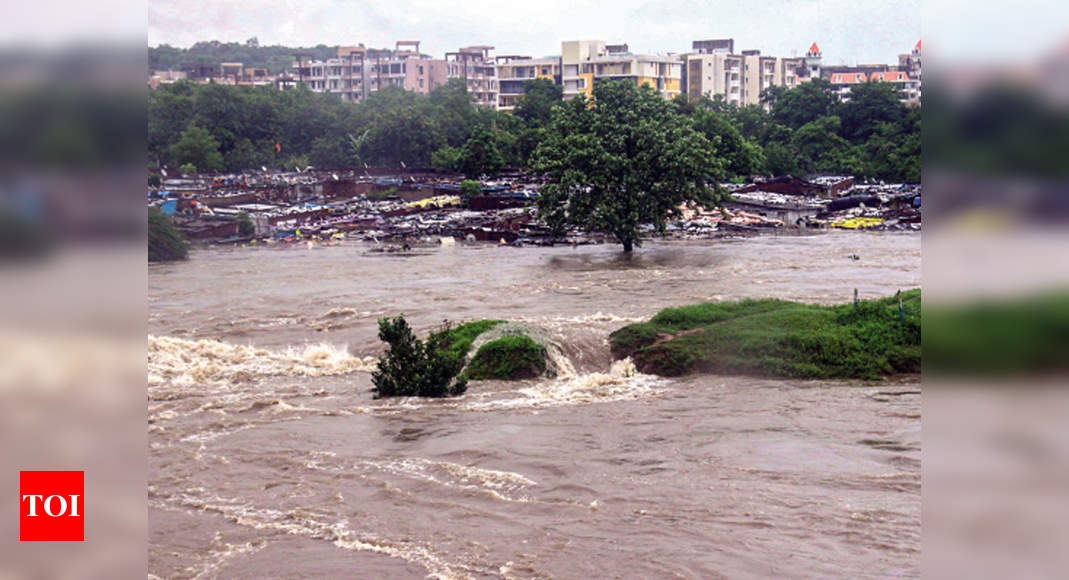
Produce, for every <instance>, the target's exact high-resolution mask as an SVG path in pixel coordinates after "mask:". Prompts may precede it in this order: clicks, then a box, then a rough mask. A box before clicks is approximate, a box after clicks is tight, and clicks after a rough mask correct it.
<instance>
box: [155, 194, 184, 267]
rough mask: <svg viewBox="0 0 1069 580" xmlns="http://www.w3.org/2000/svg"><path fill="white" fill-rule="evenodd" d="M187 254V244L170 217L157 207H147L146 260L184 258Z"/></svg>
mask: <svg viewBox="0 0 1069 580" xmlns="http://www.w3.org/2000/svg"><path fill="white" fill-rule="evenodd" d="M188 255H189V244H188V242H186V239H185V237H184V236H183V235H182V232H180V231H178V229H176V228H175V227H174V223H173V222H172V221H171V217H170V216H168V215H166V214H164V213H163V212H162V211H160V208H158V207H150V208H148V260H149V261H150V262H167V261H171V260H184V259H186V257H187V256H188Z"/></svg>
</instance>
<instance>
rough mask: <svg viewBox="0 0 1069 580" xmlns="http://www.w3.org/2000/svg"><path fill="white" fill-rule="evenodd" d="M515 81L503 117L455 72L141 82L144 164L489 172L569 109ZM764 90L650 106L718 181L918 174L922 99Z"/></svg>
mask: <svg viewBox="0 0 1069 580" xmlns="http://www.w3.org/2000/svg"><path fill="white" fill-rule="evenodd" d="M599 84H601V83H599ZM526 88H527V94H526V96H525V97H524V98H523V99H521V100H520V101H519V103H518V105H517V107H516V108H515V110H514V111H512V112H511V113H509V112H502V111H495V110H492V109H488V108H485V107H478V106H475V105H474V104H473V100H472V98H471V96H470V95H469V94H468V92H467V90H466V88H465V86H464V83H463V81H462V80H460V79H451V80H450V81H449V82H448V83H447V84H445V85H443V86H440V87H437V88H435V89H434V90H433V91H431V92H430V93H429V94H421V93H415V92H410V91H405V90H404V89H401V88H399V87H387V88H385V89H383V90H380V91H377V92H374V93H371V94H370V95H369V96H368V98H367V99H365V100H363V101H360V102H343V101H341V100H340V99H339V98H338V97H337V96H335V95H330V94H320V93H315V92H312V91H310V90H308V89H307V88H305V87H298V88H297V89H295V90H287V91H279V90H277V89H275V88H274V87H243V86H227V85H219V84H206V85H201V84H196V83H193V82H188V81H181V82H178V83H174V84H171V85H164V86H161V87H160V88H159V89H157V90H155V91H150V92H149V103H148V112H149V126H148V152H149V163H150V164H151V165H156V164H159V165H167V166H170V167H179V166H182V165H185V164H189V165H192V166H193V167H195V168H196V169H197V170H200V171H241V170H244V169H254V168H260V167H261V166H268V167H274V168H285V169H289V170H292V169H294V168H296V167H300V168H304V167H307V166H314V167H316V168H322V169H354V168H355V169H360V168H363V167H400V166H401V165H402V164H403V165H404V166H405V167H433V168H435V169H439V170H442V171H457V172H460V173H464V174H465V175H467V176H469V177H476V178H477V177H478V176H480V175H493V174H495V173H497V172H499V171H500V170H501V169H502V168H504V167H506V166H510V167H531V166H532V162H533V161H534V159H533V154H534V153H535V151H536V150H537V149H538V148H539V146H540V145H543V144H545V143H546V142H547V139H549V138H550V137H551V130H552V129H553V128H554V123H556V122H559V121H560V120H561V119H560V118H561V117H562V116H564V115H568V114H572V113H569V112H568V111H570V110H571V109H574V104H569V103H566V102H563V101H562V100H561V88H560V87H559V86H557V85H555V84H553V83H552V82H550V81H548V80H545V79H532V80H530V81H528V83H527V87H526ZM762 99H763V102H764V104H763V105H751V106H747V107H737V106H734V105H732V104H728V103H726V102H725V101H724V100H723V99H722V98H719V97H718V98H716V99H708V98H701V99H697V100H695V99H688V98H687V97H686V96H680V97H677V98H675V99H674V100H672V101H665V103H664V105H665V106H664V108H663V111H662V112H661V113H660V114H664V115H673V116H674V117H673V119H676V118H678V120H679V122H681V123H683V124H685V125H686V127H687V128H688V130H693V131H694V132H696V133H698V134H700V135H702V136H704V138H705V139H706V141H707V142H708V146H709V147H710V148H711V150H712V152H713V154H714V156H715V158H717V159H719V160H722V162H723V172H722V173H723V177H724V178H725V179H732V178H734V179H744V178H746V177H748V176H752V175H787V174H792V175H801V174H808V173H834V174H850V175H855V176H858V177H862V178H873V179H881V180H886V181H905V182H919V180H920V128H921V125H920V118H921V114H920V108H919V107H907V106H905V105H903V104H902V103H901V102H899V100H898V94H897V91H896V89H895V88H894V87H893V86H892V85H890V84H888V83H875V82H872V83H865V84H861V85H857V86H855V87H854V88H853V90H852V92H851V98H850V99H849V101H846V102H840V100H839V98H838V96H837V95H836V94H835V92H834V91H833V88H832V86H831V85H830V84H829V83H828V82H827V81H824V80H814V81H812V82H808V83H803V84H802V85H800V86H798V87H796V88H793V89H790V90H786V89H784V88H782V87H773V88H772V89H770V90H768V91H766V92H765V93H764V94H763V95H762ZM766 106H767V109H766ZM620 122H628V119H626V118H623V119H620ZM558 124H559V123H558Z"/></svg>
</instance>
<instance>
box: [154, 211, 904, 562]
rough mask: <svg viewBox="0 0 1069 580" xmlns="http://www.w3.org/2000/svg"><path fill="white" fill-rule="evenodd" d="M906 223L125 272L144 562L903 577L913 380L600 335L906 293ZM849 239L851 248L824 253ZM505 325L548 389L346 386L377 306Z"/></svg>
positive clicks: (213, 255) (253, 258) (293, 251)
mask: <svg viewBox="0 0 1069 580" xmlns="http://www.w3.org/2000/svg"><path fill="white" fill-rule="evenodd" d="M920 242H921V238H920V235H918V234H897V233H855V232H850V233H830V234H822V235H814V236H782V237H773V236H769V237H760V238H751V239H741V240H720V241H700V242H698V241H694V242H658V243H652V242H651V243H647V245H646V246H644V247H643V248H641V249H639V250H637V252H636V255H635V256H634V257H633V258H631V259H625V258H623V257H622V256H621V255H620V252H619V250H618V247H616V246H609V245H605V246H584V247H578V248H572V247H557V248H522V249H520V248H512V247H500V246H495V245H488V244H480V245H473V246H464V245H458V246H456V247H452V248H449V247H442V248H419V249H416V250H414V251H413V252H411V253H409V254H406V255H399V254H379V253H374V252H370V251H369V250H370V249H371V245H369V244H364V243H359V242H347V243H345V244H344V245H340V246H315V247H307V246H297V247H294V246H286V247H258V248H253V247H250V248H225V249H204V250H199V251H196V252H194V253H193V255H192V258H191V259H190V260H189V261H188V262H183V263H178V264H168V265H153V266H151V267H150V270H149V332H150V336H149V361H148V362H149V381H148V382H149V384H148V406H149V426H148V428H149V447H150V449H149V461H150V473H149V490H148V496H149V506H150V507H149V522H150V545H149V566H150V572H151V574H152V575H154V576H157V577H160V578H191V577H203V578H210V577H244V578H254V577H272V578H307V577H344V578H382V577H412V578H419V577H425V576H428V575H429V576H435V577H443V578H465V577H474V578H484V577H491V578H492V577H505V578H548V577H552V578H591V577H593V578H654V577H683V578H716V577H730V578H740V577H829V576H837V577H851V578H860V577H888V576H916V575H918V574H919V555H920V482H921V479H920V461H921V450H920V388H919V384H917V383H916V382H915V381H889V382H885V383H877V384H872V383H857V382H846V381H792V380H771V379H757V378H746V377H730V376H694V377H686V378H682V379H671V380H668V379H660V378H657V377H651V376H646V375H642V374H639V373H636V372H635V370H634V368H633V367H632V366H630V365H629V364H628V363H627V362H626V361H622V362H621V361H618V362H613V361H612V360H611V358H610V356H609V353H608V344H607V342H606V336H607V335H608V333H609V332H611V331H612V330H614V329H616V328H619V327H620V326H623V325H624V324H627V323H629V322H631V321H637V320H640V319H645V318H648V317H649V316H651V315H653V314H654V313H656V312H657V311H658V310H659V309H661V308H664V307H667V306H676V305H682V304H688V303H694V302H698V301H706V300H721V299H724V300H726V299H735V298H742V297H778V298H787V299H794V300H805V301H812V302H822V303H830V302H842V301H847V300H850V299H851V298H852V295H853V289H854V288H858V290H859V291H860V293H861V295H862V296H863V297H866V296H867V297H876V296H882V295H888V294H892V293H894V292H895V291H896V290H898V289H905V288H911V287H916V286H918V285H919V284H920V261H921V243H920ZM851 254H856V255H858V256H859V257H860V260H853V259H850V258H849V256H850V255H851ZM399 312H403V313H404V314H405V315H406V317H408V319H409V320H410V322H411V323H412V324H413V326H414V327H415V328H416V329H417V330H419V331H426V330H428V329H430V328H432V327H434V326H435V325H437V324H438V323H440V322H441V320H443V319H450V320H453V321H464V320H470V319H477V318H507V319H510V320H520V321H523V322H526V323H528V324H532V325H536V326H538V327H540V328H543V329H544V330H545V331H546V332H548V333H549V334H550V335H551V336H552V337H553V339H554V341H555V342H556V343H557V344H558V345H559V347H560V352H559V353H557V354H556V355H555V356H556V357H557V358H558V359H559V360H558V361H557V362H558V364H559V365H560V366H561V368H563V369H564V372H562V373H561V375H560V376H558V377H556V378H553V379H539V380H531V381H524V382H521V383H517V384H513V383H506V382H495V381H488V382H478V381H476V382H473V383H472V384H471V385H470V388H469V391H468V393H467V394H465V395H464V396H463V397H460V398H457V399H449V400H433V401H425V400H414V399H397V400H389V401H376V400H373V399H372V397H371V394H370V392H369V389H370V388H371V381H370V375H369V370H370V369H372V368H373V365H374V360H375V357H377V356H378V355H380V354H381V352H382V347H381V344H380V343H379V341H378V339H377V337H376V333H377V327H376V319H377V318H378V317H380V316H385V315H394V314H397V313H399Z"/></svg>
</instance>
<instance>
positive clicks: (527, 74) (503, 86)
mask: <svg viewBox="0 0 1069 580" xmlns="http://www.w3.org/2000/svg"><path fill="white" fill-rule="evenodd" d="M560 62H561V61H560V58H557V57H551V58H530V57H527V56H499V57H497V59H496V67H497V87H498V94H497V108H498V109H499V110H502V111H511V110H512V109H514V108H515V107H516V103H517V101H519V100H520V99H521V98H523V95H524V94H525V93H526V89H525V88H524V87H525V86H526V83H527V81H529V80H532V79H548V80H550V81H552V82H553V83H554V84H557V85H559V84H560V82H561V66H560Z"/></svg>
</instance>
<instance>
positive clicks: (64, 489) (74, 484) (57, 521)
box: [19, 471, 85, 542]
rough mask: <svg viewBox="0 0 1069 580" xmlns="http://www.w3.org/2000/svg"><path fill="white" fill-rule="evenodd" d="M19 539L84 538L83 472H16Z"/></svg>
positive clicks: (40, 540) (36, 540)
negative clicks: (17, 474) (17, 479)
mask: <svg viewBox="0 0 1069 580" xmlns="http://www.w3.org/2000/svg"><path fill="white" fill-rule="evenodd" d="M19 540H20V541H23V542H82V541H85V472H84V471H20V472H19Z"/></svg>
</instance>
